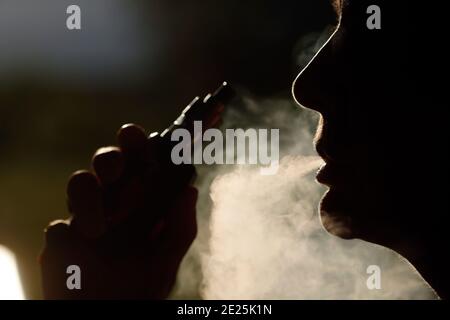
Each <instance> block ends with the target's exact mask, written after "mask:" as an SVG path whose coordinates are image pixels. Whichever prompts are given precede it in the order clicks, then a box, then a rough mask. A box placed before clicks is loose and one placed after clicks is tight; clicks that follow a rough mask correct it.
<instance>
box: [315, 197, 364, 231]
mask: <svg viewBox="0 0 450 320" xmlns="http://www.w3.org/2000/svg"><path fill="white" fill-rule="evenodd" d="M345 207H348V206H344V203H343V201H342V198H341V197H340V196H339V195H338V194H337V193H335V192H333V191H331V190H328V192H327V193H325V195H324V196H323V198H322V200H321V202H320V220H321V223H322V226H323V227H324V228H325V230H326V231H327V232H328V233H330V234H331V235H333V236H336V237H339V238H342V239H354V238H356V234H355V230H354V226H353V219H352V217H351V216H350V215H349V210H345V209H344V208H345Z"/></svg>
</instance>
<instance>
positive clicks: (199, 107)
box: [160, 82, 235, 137]
mask: <svg viewBox="0 0 450 320" xmlns="http://www.w3.org/2000/svg"><path fill="white" fill-rule="evenodd" d="M234 96H235V93H234V90H233V89H232V88H231V87H230V85H229V84H228V83H227V82H223V83H222V85H221V86H220V87H219V88H218V89H217V90H216V91H215V92H214V93H213V94H207V95H206V96H205V98H204V99H200V98H199V97H195V98H194V100H192V101H191V103H189V104H188V105H187V106H186V108H184V110H183V111H182V112H181V114H180V116H179V117H178V118H177V119H176V120H175V121H174V122H173V124H172V125H171V126H170V127H168V128H167V129H165V130H164V131H163V132H162V133H161V134H160V136H161V137H168V136H169V135H170V133H171V132H172V131H173V130H175V129H177V128H185V129H187V130H189V132H191V133H192V129H193V125H194V121H202V124H203V128H205V129H208V128H210V127H214V126H215V125H216V124H217V123H218V122H219V120H220V116H221V114H222V112H223V110H224V107H225V105H226V104H227V103H228V102H230V101H231V99H233V97H234Z"/></svg>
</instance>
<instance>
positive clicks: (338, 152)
mask: <svg viewBox="0 0 450 320" xmlns="http://www.w3.org/2000/svg"><path fill="white" fill-rule="evenodd" d="M372 2H373V1H371V2H368V1H361V0H357V1H347V3H346V4H345V5H344V6H343V7H342V8H341V9H342V11H339V12H340V13H341V19H340V23H339V26H338V28H337V30H336V31H335V33H334V34H333V35H332V36H331V38H330V39H329V41H328V42H327V43H326V44H325V45H324V46H323V47H322V49H321V50H320V51H319V53H318V54H317V55H316V56H315V58H314V59H313V60H312V61H311V62H310V64H309V65H308V66H307V67H306V68H305V69H304V70H303V71H302V72H301V73H300V74H299V76H298V77H297V79H296V81H295V83H294V86H293V92H294V96H295V99H296V100H297V101H298V103H299V104H301V105H302V106H304V107H306V108H310V109H313V110H316V111H318V112H319V113H320V114H321V120H320V123H319V125H318V131H317V134H316V140H315V144H316V149H317V152H318V153H319V155H320V156H321V157H322V158H323V159H324V160H325V162H326V165H325V166H324V167H323V168H322V169H321V170H320V172H319V173H318V176H317V180H318V181H319V182H320V183H322V184H324V185H326V186H328V187H329V190H328V191H327V193H326V195H325V196H324V198H323V199H322V202H321V205H320V212H321V217H322V223H323V225H324V227H325V228H326V229H327V230H328V231H329V232H330V233H333V234H335V235H339V236H341V237H344V238H354V237H357V238H362V239H365V240H369V241H373V242H377V243H381V244H386V242H388V241H395V239H393V237H394V236H395V235H396V234H397V233H398V232H397V228H398V226H399V225H401V224H402V220H403V219H404V216H402V214H403V213H398V212H397V213H396V214H395V215H393V214H392V211H393V210H394V208H396V209H398V207H401V206H402V200H401V196H397V197H396V199H395V201H394V202H395V204H393V202H392V194H396V193H395V191H393V187H396V188H398V187H399V181H402V178H401V176H402V175H404V174H405V173H404V172H402V170H398V168H397V167H398V165H396V163H399V161H398V160H399V159H400V158H401V157H402V156H403V153H402V151H404V150H402V148H399V147H398V144H399V141H398V140H397V137H400V136H401V133H398V132H396V124H397V123H398V121H400V119H401V118H400V117H401V114H402V112H397V111H399V110H400V109H399V108H398V106H399V105H401V104H402V103H403V104H404V102H402V97H403V93H404V92H405V91H404V90H406V88H407V87H408V86H407V79H406V78H407V76H406V74H407V73H406V71H407V59H403V58H404V54H405V47H404V44H405V43H403V40H402V39H403V38H402V35H401V33H402V30H401V27H400V28H399V25H398V24H394V22H397V21H399V22H398V23H399V24H401V23H402V22H401V19H400V20H396V19H397V18H398V17H397V16H396V15H397V14H398V12H399V11H398V10H397V9H394V8H393V7H391V6H388V4H387V1H386V3H384V1H382V2H383V5H380V8H381V23H382V24H381V29H379V30H377V29H375V30H371V29H369V28H368V27H367V18H368V17H369V16H370V14H368V13H367V7H369V6H370V5H372V4H374V3H372ZM375 2H377V1H375ZM378 2H380V1H378ZM391 2H392V1H391ZM394 26H395V28H394ZM391 110H394V111H391ZM397 131H398V130H397Z"/></svg>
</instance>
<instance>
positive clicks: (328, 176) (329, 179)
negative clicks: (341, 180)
mask: <svg viewBox="0 0 450 320" xmlns="http://www.w3.org/2000/svg"><path fill="white" fill-rule="evenodd" d="M336 171H337V170H336V169H334V168H332V166H331V165H330V164H328V163H325V164H324V165H322V166H321V167H320V169H319V170H318V171H317V175H316V180H317V182H319V183H321V184H323V185H326V186H327V187H331V186H332V185H335V184H336V182H337V181H336V180H337V174H336Z"/></svg>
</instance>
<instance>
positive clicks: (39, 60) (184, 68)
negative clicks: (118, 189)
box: [0, 0, 334, 299]
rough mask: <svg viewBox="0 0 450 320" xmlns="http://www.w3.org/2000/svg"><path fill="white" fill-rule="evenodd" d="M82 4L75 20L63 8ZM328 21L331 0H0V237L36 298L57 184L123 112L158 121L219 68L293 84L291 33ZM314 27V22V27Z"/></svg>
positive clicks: (157, 126) (238, 81) (267, 88)
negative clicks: (72, 24) (69, 24)
mask: <svg viewBox="0 0 450 320" xmlns="http://www.w3.org/2000/svg"><path fill="white" fill-rule="evenodd" d="M70 4H77V5H79V6H80V8H81V21H82V22H81V23H82V29H81V30H73V31H70V30H68V29H67V28H66V18H67V16H68V15H67V14H66V8H67V7H68V6H69V5H70ZM333 22H334V13H333V11H332V7H331V5H330V4H329V1H327V0H320V1H318V0H297V1H275V0H268V1H259V0H249V1H245V2H244V1H238V0H216V1H205V0H198V1H176V2H175V1H163V0H148V1H140V0H127V1H125V0H96V1H88V0H84V1H65V0H63V1H61V0H4V1H1V2H0V244H2V245H4V246H7V247H8V248H10V249H11V250H12V251H13V252H14V253H15V255H16V257H17V259H18V264H19V269H20V270H19V271H20V276H21V279H22V282H23V285H24V289H25V295H26V297H27V298H29V299H37V298H42V295H41V285H40V277H39V268H38V264H37V256H38V254H39V251H40V249H41V247H42V244H43V229H44V227H45V226H46V225H47V224H48V222H49V221H50V220H52V219H57V218H64V217H66V216H67V211H66V208H65V184H66V180H67V177H68V176H69V175H70V173H71V172H72V171H74V170H77V169H80V168H88V167H89V161H90V157H91V155H92V153H93V152H94V151H95V150H96V149H97V148H98V147H99V146H102V145H109V144H114V143H115V135H114V133H115V132H116V130H117V129H118V128H119V127H120V125H121V124H123V123H127V122H134V123H138V124H141V125H142V126H144V127H145V128H146V129H147V130H149V131H150V130H151V131H158V130H161V129H163V128H164V127H165V126H167V125H168V124H169V122H170V121H171V120H173V118H174V117H175V116H176V115H177V113H178V112H179V111H180V110H181V108H182V107H183V106H184V105H186V104H187V103H188V102H189V101H190V100H191V99H192V98H193V97H194V96H195V95H203V94H206V93H207V92H209V91H211V90H213V89H215V87H217V85H218V84H219V83H221V81H223V80H228V81H229V82H231V83H233V84H234V85H237V86H240V87H242V88H245V89H246V90H248V91H249V92H251V93H252V94H253V95H256V96H260V97H269V96H273V95H284V96H289V94H290V86H291V82H292V81H293V79H294V77H295V75H296V74H297V72H298V71H299V70H300V65H299V63H298V60H297V57H298V54H299V52H297V51H298V50H297V48H298V46H299V40H301V39H303V41H304V39H305V36H306V35H311V33H312V32H313V34H316V33H317V32H320V31H321V30H322V29H323V28H324V27H325V26H327V25H329V24H330V23H333ZM314 32H315V33H314Z"/></svg>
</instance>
